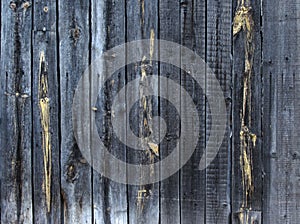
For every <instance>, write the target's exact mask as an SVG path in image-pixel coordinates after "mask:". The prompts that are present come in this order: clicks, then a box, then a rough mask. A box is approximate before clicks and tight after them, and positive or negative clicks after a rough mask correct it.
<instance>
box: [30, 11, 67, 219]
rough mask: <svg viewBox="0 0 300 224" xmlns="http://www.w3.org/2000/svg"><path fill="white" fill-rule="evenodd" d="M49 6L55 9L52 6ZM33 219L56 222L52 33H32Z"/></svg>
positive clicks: (55, 94) (56, 93) (55, 92)
mask: <svg viewBox="0 0 300 224" xmlns="http://www.w3.org/2000/svg"><path fill="white" fill-rule="evenodd" d="M51 9H54V10H55V6H54V7H53V8H51ZM32 43H33V47H34V49H33V59H34V61H35V62H36V63H34V65H33V127H34V132H33V143H34V146H33V151H34V155H33V174H34V177H33V188H34V191H33V196H34V222H36V223H48V222H49V223H60V222H61V221H60V218H61V200H60V198H61V197H60V194H58V193H57V192H60V163H59V162H58V161H59V159H60V147H59V146H60V145H59V117H58V113H59V102H58V99H59V89H58V76H57V74H58V73H57V51H56V49H57V48H56V32H52V31H47V32H42V31H34V33H33V42H32Z"/></svg>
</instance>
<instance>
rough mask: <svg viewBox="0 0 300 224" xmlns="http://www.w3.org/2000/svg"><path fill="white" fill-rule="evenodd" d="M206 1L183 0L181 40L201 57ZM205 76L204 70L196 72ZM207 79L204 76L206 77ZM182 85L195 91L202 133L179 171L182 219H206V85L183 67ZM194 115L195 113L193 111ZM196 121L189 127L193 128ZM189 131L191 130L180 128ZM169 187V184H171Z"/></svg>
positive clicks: (194, 221) (193, 96) (201, 221)
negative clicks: (203, 163) (201, 164)
mask: <svg viewBox="0 0 300 224" xmlns="http://www.w3.org/2000/svg"><path fill="white" fill-rule="evenodd" d="M205 10H206V2H205V1H203V0H197V1H190V0H188V1H181V7H180V14H181V17H180V19H181V22H180V24H181V27H180V29H181V42H180V43H181V44H182V45H183V46H185V47H188V48H189V49H192V50H193V51H195V52H196V53H197V54H198V55H199V56H200V57H201V58H202V59H203V61H204V60H205V54H206V35H205V31H206V25H207V24H206V13H205ZM183 61H184V59H182V63H181V67H182V68H185V67H187V66H191V67H193V66H195V65H194V64H190V63H189V64H188V65H186V64H185V63H184V62H183ZM197 75H198V76H200V77H202V78H203V79H205V74H197ZM203 82H204V83H205V80H203ZM181 86H182V88H184V89H185V90H187V91H188V92H189V94H191V95H192V98H193V101H194V103H195V105H196V106H197V110H198V114H199V120H200V133H199V134H198V136H199V140H198V145H197V147H196V149H195V152H194V154H193V156H192V157H191V159H190V161H189V162H187V164H185V166H184V167H183V168H182V169H181V171H180V185H179V188H180V208H181V223H191V224H192V223H195V224H196V223H197V224H198V223H205V209H206V208H205V207H206V206H205V198H206V170H199V162H200V159H201V157H202V156H203V153H205V150H204V149H205V146H206V144H205V140H206V137H205V134H206V132H205V131H206V124H205V120H206V113H205V110H206V98H205V86H201V87H200V86H199V84H197V83H196V81H195V80H193V79H191V78H190V77H189V74H188V72H186V71H184V70H181ZM180 100H181V108H182V110H184V109H185V108H186V107H187V106H188V105H186V102H187V99H185V97H184V96H183V95H181V96H180ZM190 116H195V115H190ZM192 126H193V125H189V126H188V127H187V128H188V129H192V128H194V127H192ZM181 131H188V130H181ZM181 144H182V146H181V148H182V149H181V150H184V148H185V147H184V146H185V145H186V143H185V142H184V141H182V142H181ZM168 187H169V186H168Z"/></svg>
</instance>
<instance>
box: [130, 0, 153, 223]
mask: <svg viewBox="0 0 300 224" xmlns="http://www.w3.org/2000/svg"><path fill="white" fill-rule="evenodd" d="M157 7H158V3H157V1H156V0H129V1H127V2H126V41H127V42H129V41H133V40H140V39H152V40H150V43H149V44H150V45H151V46H152V45H153V43H154V38H157V37H158V16H157V15H158V8H157ZM141 47H142V46H141ZM130 50H131V49H127V51H128V52H127V54H129V53H130ZM145 51H146V52H142V53H143V54H144V55H145V57H146V58H144V59H143V58H141V59H140V60H141V62H136V63H134V64H131V65H128V66H127V68H126V69H127V71H126V78H127V81H128V82H129V81H132V80H134V79H139V80H140V83H139V84H137V85H135V86H134V87H133V88H132V89H129V90H128V91H127V93H126V97H127V98H126V100H127V104H128V100H130V97H132V96H139V100H138V101H137V104H135V105H136V106H133V107H132V108H129V107H127V113H129V114H130V112H132V116H130V118H129V122H128V123H129V124H130V125H131V127H132V130H133V132H134V133H135V134H137V135H138V136H139V137H140V140H139V142H136V144H135V147H136V148H138V149H141V150H135V149H132V148H129V147H128V150H127V161H128V163H134V164H144V165H145V164H151V163H154V162H155V161H156V160H157V159H158V158H157V157H158V156H157V155H156V154H155V153H154V152H153V151H152V149H151V147H150V145H151V144H152V143H153V139H151V136H150V137H149V135H150V133H152V132H153V131H154V128H155V127H154V125H153V119H152V118H153V115H154V114H155V113H156V114H157V112H158V103H157V102H155V99H154V100H153V98H151V97H147V96H146V94H147V92H148V91H149V90H150V89H152V90H153V91H154V92H155V93H156V94H157V93H158V83H156V84H153V85H149V83H148V77H149V76H150V75H152V74H153V75H157V67H158V66H157V63H156V62H155V61H152V58H150V57H151V56H150V54H151V53H150V52H149V51H150V49H145ZM149 53H150V54H149ZM153 54H157V52H153ZM145 137H146V138H145ZM127 142H128V141H127ZM149 144H150V145H149ZM153 172H159V171H157V170H153ZM128 175H131V176H133V177H135V178H136V179H140V176H138V174H133V173H128ZM142 175H143V174H142ZM151 175H157V173H153V174H151ZM128 209H129V210H128V212H129V214H128V218H129V220H128V221H129V223H158V222H159V183H154V184H149V185H140V186H133V185H128Z"/></svg>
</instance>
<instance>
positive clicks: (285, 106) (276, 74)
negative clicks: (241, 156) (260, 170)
mask: <svg viewBox="0 0 300 224" xmlns="http://www.w3.org/2000/svg"><path fill="white" fill-rule="evenodd" d="M262 19H263V20H262V21H263V27H262V35H263V83H264V110H263V121H264V125H263V132H264V138H263V140H264V141H263V144H264V167H265V173H266V174H265V180H264V192H263V194H264V195H266V196H265V197H264V210H263V222H264V223H297V222H299V221H298V220H299V215H300V213H299V156H298V155H299V115H298V114H299V113H298V111H299V97H298V95H299V94H298V90H299V40H298V39H299V25H298V23H299V22H298V20H299V2H298V1H294V0H288V1H285V2H284V3H283V2H282V1H276V0H275V1H264V2H263V17H262Z"/></svg>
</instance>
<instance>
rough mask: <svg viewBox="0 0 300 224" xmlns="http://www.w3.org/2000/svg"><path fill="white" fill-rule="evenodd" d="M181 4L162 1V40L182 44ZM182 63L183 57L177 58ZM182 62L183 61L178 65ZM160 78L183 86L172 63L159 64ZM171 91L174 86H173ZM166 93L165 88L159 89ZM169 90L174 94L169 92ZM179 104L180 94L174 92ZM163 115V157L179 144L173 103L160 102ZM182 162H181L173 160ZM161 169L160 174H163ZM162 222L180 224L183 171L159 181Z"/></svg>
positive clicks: (160, 11)
mask: <svg viewBox="0 0 300 224" xmlns="http://www.w3.org/2000/svg"><path fill="white" fill-rule="evenodd" d="M179 24H180V2H179V1H175V2H174V1H173V2H170V1H159V38H160V39H163V40H168V41H172V42H175V43H178V44H180V42H181V40H180V38H181V36H180V25H179ZM178 60H180V58H179V59H178ZM178 63H180V62H178ZM159 75H160V76H164V77H166V78H169V79H171V80H173V81H175V82H177V83H178V84H180V69H179V68H176V67H174V66H171V65H169V64H165V63H160V66H159ZM170 88H171V87H170ZM159 91H160V92H163V91H166V90H165V89H161V88H160V90H159ZM168 91H171V90H169V89H168ZM172 93H173V94H174V95H175V96H177V99H178V102H177V103H178V104H179V105H180V92H179V91H176V90H173V91H172ZM159 104H160V108H159V113H160V116H161V117H162V118H163V119H164V121H165V124H166V127H167V128H168V129H167V133H166V136H165V139H164V140H163V142H161V143H160V158H161V159H162V158H164V157H165V156H167V155H168V154H169V153H171V152H172V151H173V150H174V148H175V146H176V144H177V143H178V141H179V137H180V135H179V133H180V131H179V128H180V125H179V124H180V123H179V122H180V118H179V115H178V113H177V112H176V110H175V108H174V107H172V103H171V102H168V101H167V100H164V99H162V98H161V99H160V102H159ZM174 163H179V161H174ZM164 172H166V171H164V170H163V169H162V168H161V170H160V173H161V175H163V174H164ZM159 206H160V222H161V223H180V171H178V172H177V173H175V174H174V175H172V176H171V177H169V178H167V179H166V180H163V181H161V182H160V205H159Z"/></svg>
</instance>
